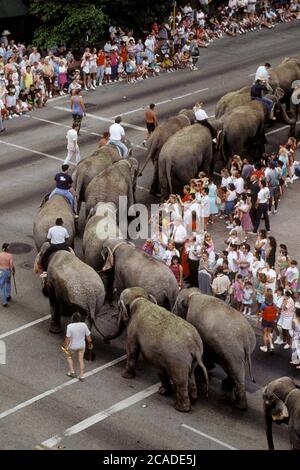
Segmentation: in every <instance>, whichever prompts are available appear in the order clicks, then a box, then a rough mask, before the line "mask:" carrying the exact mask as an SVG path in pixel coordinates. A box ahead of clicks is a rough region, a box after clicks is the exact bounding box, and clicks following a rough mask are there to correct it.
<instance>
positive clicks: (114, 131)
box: [109, 122, 125, 140]
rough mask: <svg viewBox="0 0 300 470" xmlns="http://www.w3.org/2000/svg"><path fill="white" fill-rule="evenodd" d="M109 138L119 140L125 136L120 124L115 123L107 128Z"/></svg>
mask: <svg viewBox="0 0 300 470" xmlns="http://www.w3.org/2000/svg"><path fill="white" fill-rule="evenodd" d="M109 136H110V138H111V140H121V139H122V137H123V136H125V131H124V129H123V127H122V126H121V125H120V124H118V123H117V122H115V123H114V124H112V125H111V126H110V128H109Z"/></svg>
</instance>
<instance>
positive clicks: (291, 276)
mask: <svg viewBox="0 0 300 470" xmlns="http://www.w3.org/2000/svg"><path fill="white" fill-rule="evenodd" d="M285 275H286V278H287V281H288V282H293V281H297V280H298V279H299V270H298V268H296V266H294V267H292V266H290V267H289V268H287V270H286V273H285Z"/></svg>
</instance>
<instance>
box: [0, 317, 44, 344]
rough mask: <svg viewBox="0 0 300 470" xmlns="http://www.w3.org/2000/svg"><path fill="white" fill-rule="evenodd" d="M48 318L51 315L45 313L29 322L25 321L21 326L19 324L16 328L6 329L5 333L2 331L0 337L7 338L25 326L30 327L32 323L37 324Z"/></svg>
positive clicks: (25, 327)
mask: <svg viewBox="0 0 300 470" xmlns="http://www.w3.org/2000/svg"><path fill="white" fill-rule="evenodd" d="M49 318H51V315H46V316H45V317H42V318H38V319H37V320H34V321H32V322H30V323H26V324H25V325H23V326H19V327H18V328H15V329H14V330H10V331H7V332H6V333H3V334H2V335H0V339H3V338H7V336H11V335H14V334H15V333H19V331H22V330H26V329H27V328H30V327H31V326H33V325H37V324H38V323H41V322H42V321H45V320H48V319H49Z"/></svg>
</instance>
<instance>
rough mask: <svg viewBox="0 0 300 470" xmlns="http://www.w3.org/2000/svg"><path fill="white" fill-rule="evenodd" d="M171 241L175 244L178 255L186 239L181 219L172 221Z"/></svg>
mask: <svg viewBox="0 0 300 470" xmlns="http://www.w3.org/2000/svg"><path fill="white" fill-rule="evenodd" d="M172 239H173V240H174V242H175V248H176V249H177V250H179V252H180V254H181V251H182V249H183V246H184V243H185V241H186V239H187V231H186V228H185V227H184V225H183V224H182V219H181V218H178V217H177V218H176V219H175V221H174V229H173V233H172Z"/></svg>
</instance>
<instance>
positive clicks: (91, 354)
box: [83, 341, 96, 361]
mask: <svg viewBox="0 0 300 470" xmlns="http://www.w3.org/2000/svg"><path fill="white" fill-rule="evenodd" d="M85 343H86V348H85V351H84V355H83V357H84V359H85V360H86V361H94V360H95V359H96V353H95V351H94V348H89V345H88V342H87V341H85Z"/></svg>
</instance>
